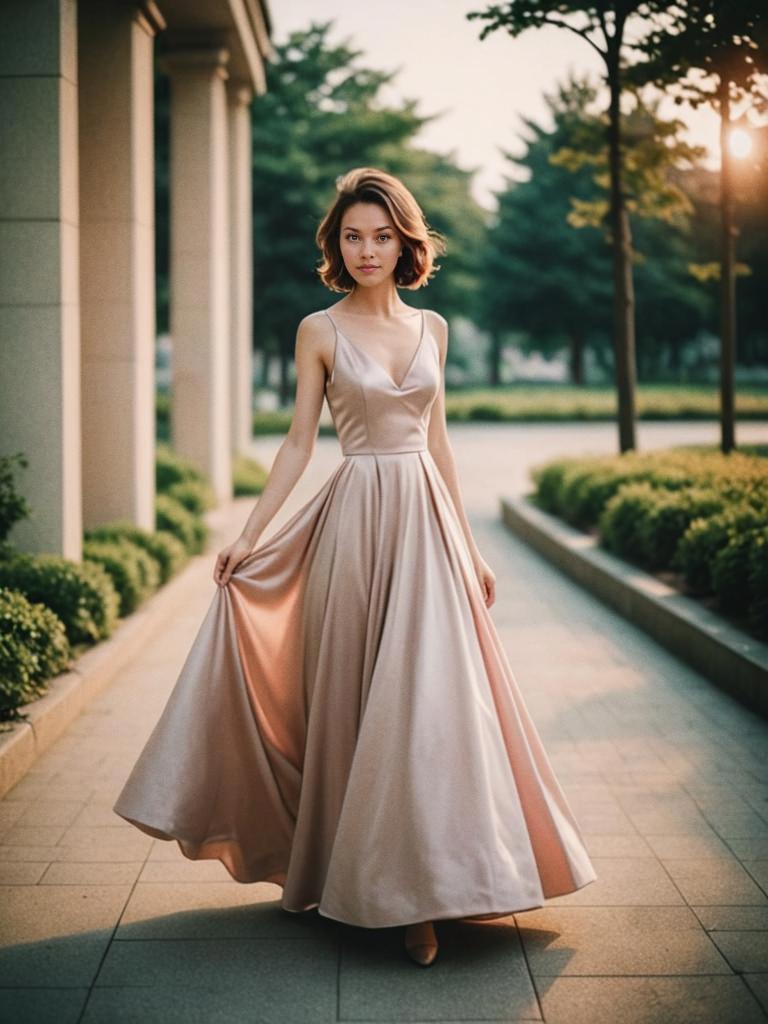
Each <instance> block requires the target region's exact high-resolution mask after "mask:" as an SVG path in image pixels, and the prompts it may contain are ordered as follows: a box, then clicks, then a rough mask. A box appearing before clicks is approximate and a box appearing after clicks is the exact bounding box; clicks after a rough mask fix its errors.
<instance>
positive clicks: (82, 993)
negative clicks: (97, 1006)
mask: <svg viewBox="0 0 768 1024" xmlns="http://www.w3.org/2000/svg"><path fill="white" fill-rule="evenodd" d="M87 998H88V989H87V988H10V989H9V988H6V989H0V1024H78V1022H79V1020H80V1014H81V1013H82V1012H83V1007H84V1006H85V1001H86V999H87Z"/></svg>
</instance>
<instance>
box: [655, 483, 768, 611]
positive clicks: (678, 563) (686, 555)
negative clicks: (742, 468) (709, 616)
mask: <svg viewBox="0 0 768 1024" xmlns="http://www.w3.org/2000/svg"><path fill="white" fill-rule="evenodd" d="M766 522H768V513H766V512H760V511H758V510H757V509H755V508H753V507H752V506H751V505H749V504H747V503H746V502H743V503H742V504H740V505H738V506H736V507H735V508H728V509H724V510H723V511H722V512H720V513H718V514H717V515H714V516H709V517H707V518H704V517H696V518H694V519H693V520H692V521H691V522H690V523H689V525H688V528H687V529H686V531H685V533H684V534H683V536H682V537H681V538H680V543H679V544H678V546H677V549H676V551H675V554H674V556H673V558H672V568H674V569H679V570H680V571H681V572H682V574H683V577H684V578H685V582H686V584H687V585H688V587H689V589H690V590H691V591H692V593H694V594H702V595H704V594H711V593H712V589H713V587H712V565H713V563H714V560H715V557H716V556H717V554H718V552H720V551H721V550H722V549H723V548H724V547H725V546H726V544H727V543H728V541H729V540H730V537H731V535H732V534H733V533H738V532H741V531H743V530H748V529H751V528H753V527H755V526H760V525H764V524H766Z"/></svg>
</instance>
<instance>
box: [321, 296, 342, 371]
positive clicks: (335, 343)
mask: <svg viewBox="0 0 768 1024" xmlns="http://www.w3.org/2000/svg"><path fill="white" fill-rule="evenodd" d="M323 312H324V313H325V315H326V316H327V317H328V319H329V320H330V321H331V323H332V324H333V331H334V338H333V362H332V363H331V372H330V375H329V377H328V378H327V380H326V382H325V384H326V387H327V386H328V385H329V384H333V375H334V374H335V373H336V349H337V348H338V347H339V329H338V327H337V326H336V321H335V320H334V319H333V317H332V316H331V314H330V313H329V312H328V310H327V309H324V310H323Z"/></svg>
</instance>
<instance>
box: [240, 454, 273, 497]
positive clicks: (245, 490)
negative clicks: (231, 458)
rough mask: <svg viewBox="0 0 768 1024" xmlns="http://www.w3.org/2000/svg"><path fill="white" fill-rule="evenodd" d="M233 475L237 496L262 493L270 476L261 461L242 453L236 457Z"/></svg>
mask: <svg viewBox="0 0 768 1024" xmlns="http://www.w3.org/2000/svg"><path fill="white" fill-rule="evenodd" d="M232 475H233V481H234V482H233V490H234V494H235V497H241V496H243V495H250V494H261V492H262V491H263V490H264V485H265V484H266V482H267V478H268V477H269V473H268V472H267V470H266V469H265V468H264V466H262V464H261V463H260V462H258V461H257V460H256V459H251V458H249V457H248V456H246V455H242V454H240V455H238V456H237V457H236V458H235V463H234V466H233V469H232Z"/></svg>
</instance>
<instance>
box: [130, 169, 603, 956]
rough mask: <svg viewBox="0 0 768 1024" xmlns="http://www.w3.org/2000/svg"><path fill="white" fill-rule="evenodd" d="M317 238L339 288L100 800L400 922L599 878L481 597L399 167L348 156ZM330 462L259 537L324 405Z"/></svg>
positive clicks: (302, 901) (439, 336) (421, 939)
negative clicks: (140, 739) (191, 626)
mask: <svg viewBox="0 0 768 1024" xmlns="http://www.w3.org/2000/svg"><path fill="white" fill-rule="evenodd" d="M337 191H338V194H337V196H336V199H335V202H334V203H333V205H332V206H331V208H330V210H329V211H328V213H327V215H326V216H325V218H324V220H323V222H322V223H321V225H320V227H319V229H318V232H317V242H318V245H319V247H320V249H321V251H322V254H323V261H322V263H321V265H320V267H319V270H318V272H319V275H320V278H321V279H322V281H323V283H324V284H325V285H326V286H327V287H328V288H329V289H330V290H332V291H336V292H344V293H346V295H345V297H344V298H343V299H342V300H341V301H339V302H337V303H335V304H334V305H333V306H331V307H330V308H329V309H323V310H319V311H318V312H316V313H313V314H311V315H310V316H307V317H305V318H304V319H303V320H302V321H301V323H300V324H299V328H298V333H297V338H296V373H297V393H296V408H295V414H294V417H293V421H292V423H291V428H290V430H289V432H288V434H287V436H286V438H285V440H284V441H283V443H282V445H281V446H280V450H279V452H278V454H277V457H276V458H275V461H274V465H273V467H272V470H271V473H270V475H269V479H268V482H267V484H266V486H265V488H264V491H263V493H262V495H261V496H260V498H259V500H258V502H257V503H256V505H255V508H254V509H253V511H252V513H251V515H250V517H249V518H248V521H247V522H246V524H245V526H244V528H243V531H242V534H241V535H240V536H239V537H238V538H237V539H236V540H235V541H234V543H232V544H230V545H229V546H227V547H226V548H224V550H223V551H221V552H220V553H219V555H218V557H217V559H216V565H215V569H214V579H215V582H216V583H217V589H216V592H215V594H214V597H213V600H212V602H211V605H210V608H209V610H208V613H207V615H206V617H205V619H204V621H203V623H202V625H201V627H200V629H199V632H198V634H197V636H196V638H195V640H194V643H193V645H192V648H191V650H190V652H189V654H188V656H187V659H186V662H185V664H184V666H183V668H182V671H181V674H180V676H179V679H178V680H177V682H176V685H175V687H174V689H173V691H172V693H171V696H170V698H169V700H168V702H167V704H166V706H165V709H164V711H163V714H162V716H161V718H160V720H159V721H158V723H157V725H156V726H155V729H154V731H153V733H152V735H151V736H150V738H149V740H148V742H147V744H146V746H145V748H144V750H143V751H142V753H141V755H140V757H139V759H138V761H137V762H136V764H135V766H134V768H133V770H132V772H131V775H130V776H129V778H128V780H127V781H126V783H125V786H124V787H123V790H122V792H121V793H120V796H119V797H118V799H117V802H116V803H115V805H114V810H115V812H116V813H117V814H119V815H120V816H121V817H123V818H125V819H126V820H127V821H130V822H132V823H133V824H134V825H136V826H137V827H138V828H140V829H141V830H142V831H144V832H146V833H148V834H149V835H151V836H155V837H158V838H161V839H175V840H176V841H177V842H178V844H179V847H180V848H181V850H182V852H183V853H184V855H185V856H187V857H189V858H190V859H192V860H197V859H201V858H219V859H220V860H221V861H222V862H223V863H224V865H225V866H226V868H227V870H228V871H229V872H230V874H231V875H232V876H233V877H234V878H235V879H237V880H238V881H240V882H257V881H268V882H275V883H277V884H278V885H279V886H281V887H282V890H283V891H282V899H281V906H282V907H283V908H284V909H285V910H287V911H293V912H300V911H304V910H309V909H312V908H317V910H318V912H319V913H320V914H322V915H324V916H326V917H329V918H335V919H336V920H339V921H343V922H346V923H348V924H352V925H357V926H360V927H365V928H384V927H391V926H394V925H403V926H405V930H404V934H405V944H406V949H407V951H408V953H409V954H410V956H411V958H412V959H413V960H415V961H416V962H417V963H420V964H429V963H431V962H432V961H433V960H434V958H435V955H436V953H437V939H436V936H435V931H434V926H433V922H434V921H435V920H440V919H448V918H462V917H473V918H477V917H502V916H505V915H507V914H511V913H513V912H514V911H520V910H526V909H530V908H532V907H538V906H542V905H543V902H544V900H545V899H547V898H549V897H552V896H557V895H561V894H563V893H568V892H573V891H574V890H576V889H579V888H581V887H582V886H584V885H586V884H587V883H589V882H591V881H593V880H594V879H595V877H596V875H595V872H594V869H593V867H592V864H591V862H590V860H589V857H588V855H587V853H586V850H585V848H584V844H583V840H582V836H581V834H580V832H579V828H578V826H577V823H576V821H575V820H574V817H573V814H572V813H571V810H570V808H569V806H568V803H567V801H566V799H565V796H564V794H563V792H562V790H561V788H560V786H559V784H558V782H557V780H556V778H555V776H554V774H553V772H552V769H551V767H550V764H549V761H548V759H547V755H546V753H545V751H544V749H543V747H542V744H541V741H540V739H539V736H538V734H537V731H536V729H535V727H534V724H533V722H532V721H531V718H530V716H529V714H528V712H527V710H526V707H525V705H524V702H523V699H522V697H521V694H520V691H519V689H518V687H517V683H516V682H515V679H514V677H513V675H512V671H511V668H510V666H509V662H508V660H507V657H506V654H505V652H504V650H503V648H502V645H501V642H500V640H499V637H498V634H497V632H496V629H495V626H494V623H493V620H492V618H491V616H490V613H489V609H490V607H491V606H492V604H493V603H494V600H495V578H494V574H493V572H492V570H491V569H490V567H489V566H488V564H487V563H486V562H485V560H484V559H483V557H482V555H481V554H480V551H479V550H478V548H477V545H476V544H475V541H474V539H473V537H472V532H471V529H470V525H469V522H468V520H467V516H466V514H465V511H464V507H463V503H462V498H461V494H460V490H459V481H458V478H457V473H456V465H455V462H454V458H453V454H452V452H451V446H450V443H449V440H448V434H447V430H446V422H445V388H444V368H445V359H446V349H447V344H448V337H447V335H448V326H447V323H446V321H445V319H444V318H443V317H442V316H441V315H440V314H439V313H436V312H434V311H431V310H420V311H419V310H414V308H413V307H411V306H409V305H408V304H407V303H405V302H403V301H402V299H401V298H400V296H399V294H398V288H403V289H409V290H415V289H418V288H420V287H422V286H424V285H426V284H427V282H428V280H429V278H430V276H432V274H433V273H434V272H435V270H436V269H439V267H436V265H435V264H434V258H435V256H436V255H437V254H438V253H440V252H443V251H444V242H443V240H442V238H441V237H440V236H439V235H438V234H437V233H436V232H434V231H432V230H431V229H430V228H429V227H428V226H427V223H426V221H425V219H424V216H423V214H422V211H421V209H420V207H419V206H418V204H417V202H416V200H415V199H414V197H413V196H412V195H411V193H410V192H409V191H408V189H407V188H406V187H405V185H404V184H403V183H402V182H401V181H399V180H398V179H397V178H395V177H392V176H391V175H389V174H386V173H384V172H383V171H380V170H377V169H375V168H369V167H363V168H358V169H356V170H353V171H350V172H349V173H348V174H347V175H345V176H344V177H343V178H341V179H340V180H339V182H338V184H337ZM324 398H326V399H327V400H328V403H329V406H330V410H331V413H332V416H333V420H334V423H335V426H336V431H337V434H338V438H339V441H340V444H341V450H342V455H343V458H342V460H341V462H340V464H339V465H338V466H337V468H336V469H335V470H334V472H333V473H332V474H331V476H330V477H329V478H328V479H327V480H326V482H325V483H324V485H323V486H322V487H321V489H320V490H319V491H318V492H317V493H316V494H315V495H314V497H313V498H311V499H310V500H309V501H308V502H307V503H306V504H304V505H303V506H302V507H301V508H300V509H299V511H298V512H296V513H295V515H293V517H292V518H291V519H289V520H288V522H287V523H286V524H285V525H284V526H283V527H282V528H281V529H279V530H278V531H277V532H276V533H275V534H274V535H273V536H272V538H271V539H269V540H268V541H266V542H265V543H262V544H260V545H259V544H258V540H259V537H260V536H261V534H262V532H263V530H264V528H265V527H266V526H267V524H268V523H269V522H270V520H271V519H272V518H273V516H274V515H275V513H276V512H277V511H278V509H279V508H280V507H281V505H282V504H283V502H284V501H285V499H286V497H287V496H288V494H289V493H290V492H291V490H292V489H293V487H294V485H295V484H296V482H297V480H298V479H299V477H300V476H301V474H302V472H303V470H304V468H305V466H306V465H307V463H308V461H309V459H310V457H311V455H312V452H313V449H314V444H315V438H316V435H317V425H318V418H319V416H320V412H321V408H322V403H323V399H324Z"/></svg>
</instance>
